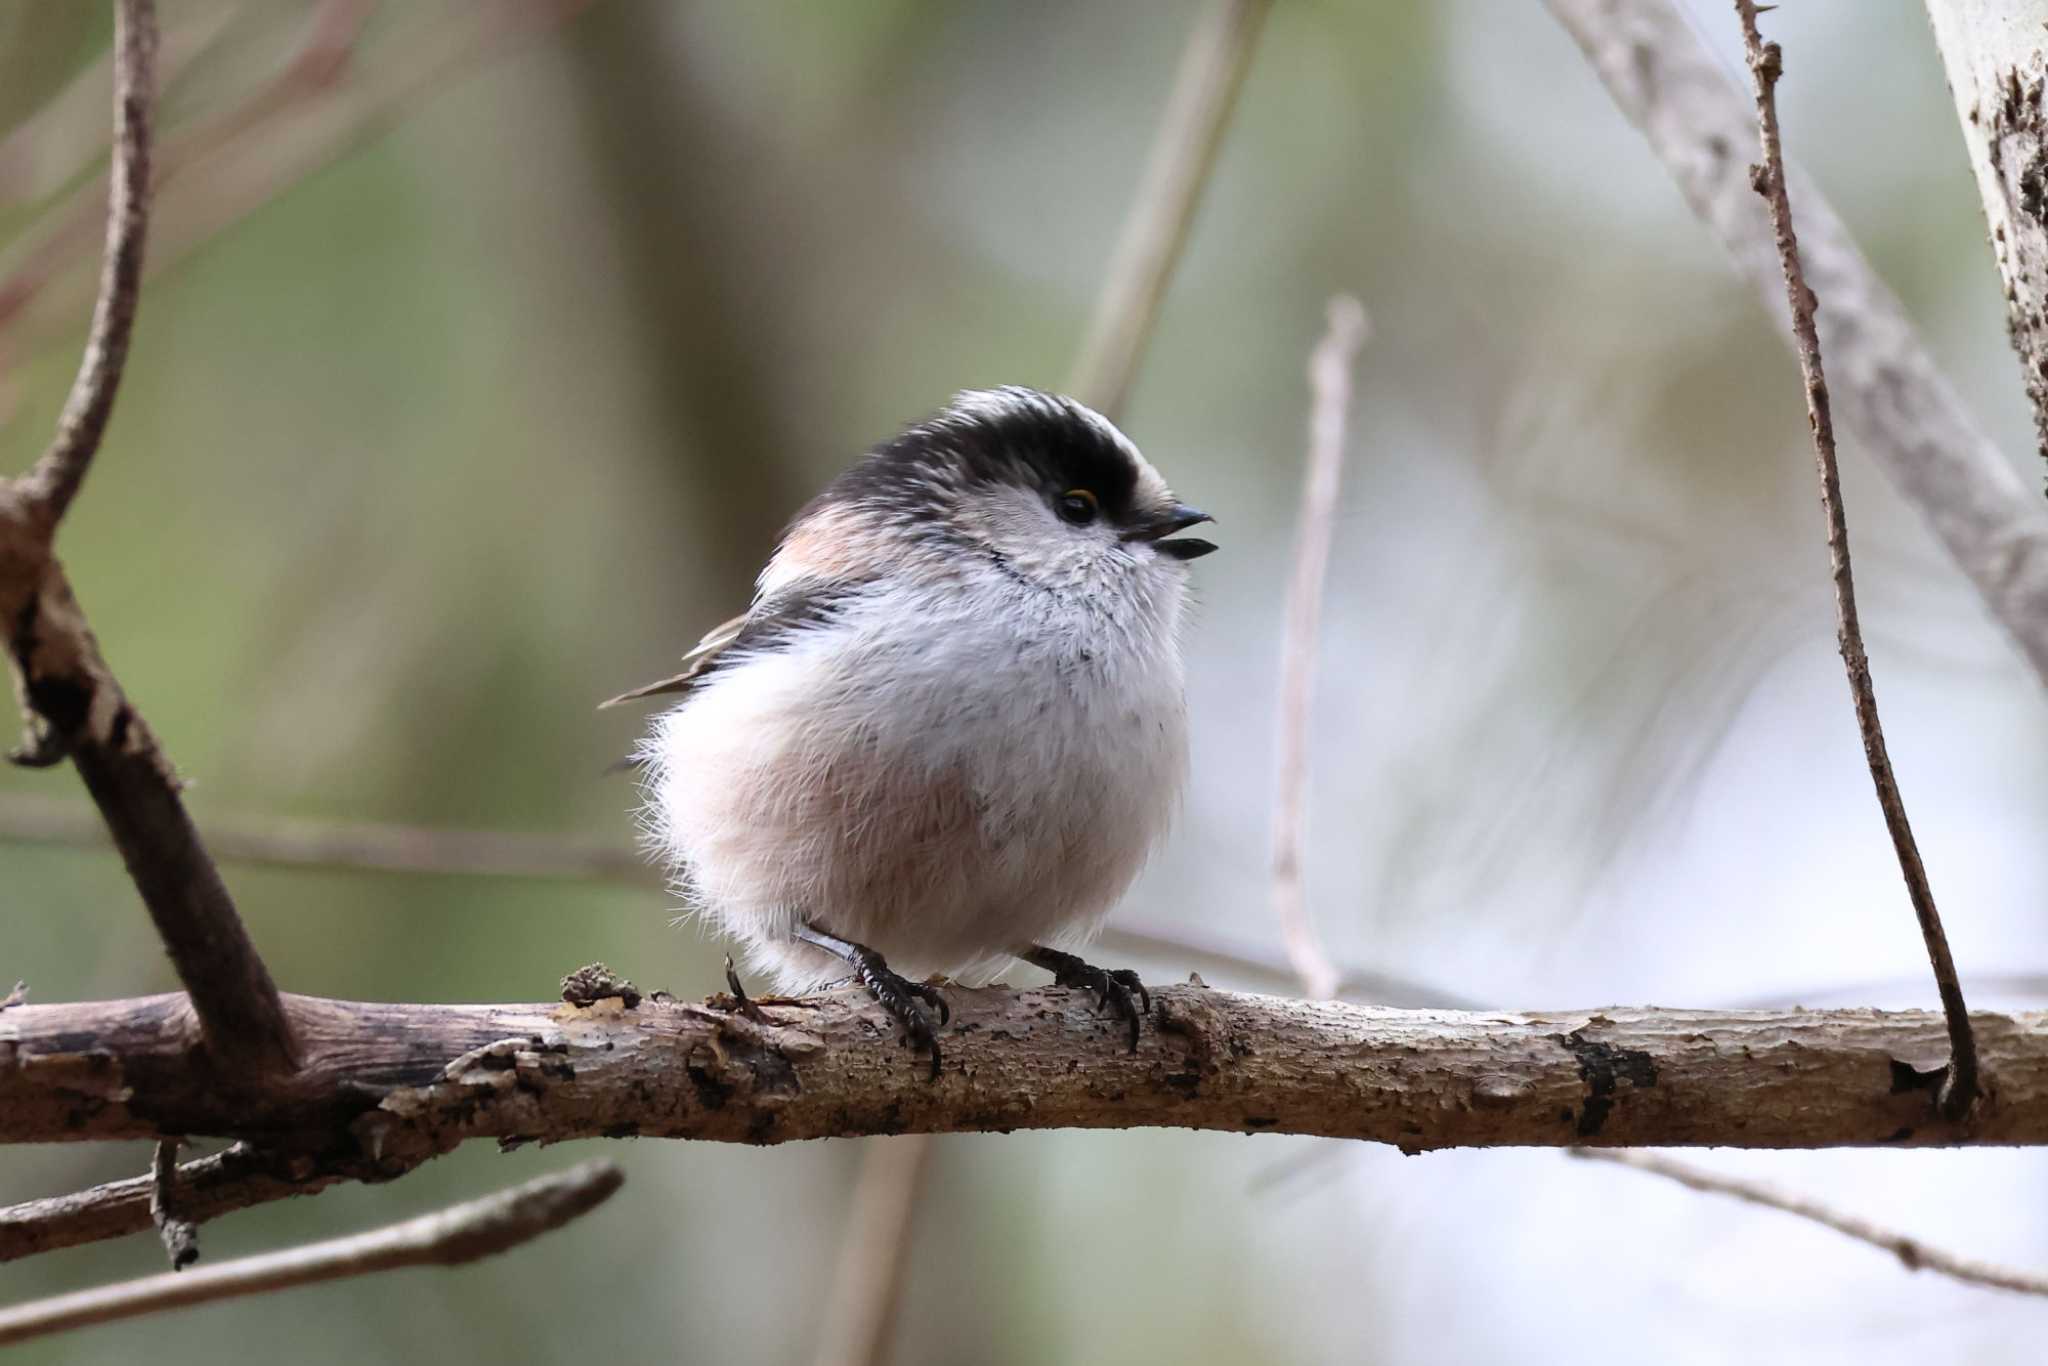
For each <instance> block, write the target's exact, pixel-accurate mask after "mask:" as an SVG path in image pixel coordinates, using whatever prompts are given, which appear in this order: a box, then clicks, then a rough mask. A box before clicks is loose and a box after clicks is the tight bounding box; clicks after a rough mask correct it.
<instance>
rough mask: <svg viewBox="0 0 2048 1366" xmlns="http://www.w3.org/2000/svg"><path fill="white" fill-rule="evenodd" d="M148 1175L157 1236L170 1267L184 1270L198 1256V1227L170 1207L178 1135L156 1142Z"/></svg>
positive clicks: (174, 1190) (151, 1214) (174, 1194)
mask: <svg viewBox="0 0 2048 1366" xmlns="http://www.w3.org/2000/svg"><path fill="white" fill-rule="evenodd" d="M149 1178H150V1179H149V1217H150V1219H151V1220H152V1221H154V1222H155V1224H156V1233H157V1237H159V1238H161V1239H162V1240H163V1244H164V1255H165V1256H167V1257H169V1258H170V1259H171V1270H173V1271H183V1270H184V1269H185V1268H186V1267H188V1266H190V1265H192V1263H194V1262H196V1261H198V1260H199V1228H198V1226H197V1225H195V1224H192V1223H188V1222H187V1221H186V1220H183V1219H180V1218H179V1217H178V1216H177V1214H176V1212H175V1211H174V1210H173V1208H172V1206H173V1205H175V1204H176V1202H177V1183H178V1140H177V1139H175V1138H166V1139H163V1140H161V1141H159V1142H158V1143H157V1145H156V1158H155V1160H154V1161H153V1162H151V1164H150V1173H149Z"/></svg>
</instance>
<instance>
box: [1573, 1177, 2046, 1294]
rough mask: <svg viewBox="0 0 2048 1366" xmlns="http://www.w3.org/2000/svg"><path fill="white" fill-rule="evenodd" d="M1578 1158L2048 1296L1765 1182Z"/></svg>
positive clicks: (2019, 1276)
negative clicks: (1804, 1221) (1789, 1216)
mask: <svg viewBox="0 0 2048 1366" xmlns="http://www.w3.org/2000/svg"><path fill="white" fill-rule="evenodd" d="M1572 1156H1573V1157H1583V1158H1587V1159H1590V1160H1593V1161H1598V1162H1612V1163H1615V1164H1616V1165H1617V1166H1623V1167H1632V1168H1634V1169H1635V1170H1637V1171H1640V1172H1652V1173H1655V1174H1656V1175H1658V1176H1662V1177H1668V1178H1669V1179H1670V1180H1673V1181H1676V1182H1678V1183H1679V1184H1680V1185H1682V1186H1687V1187H1689V1188H1691V1189H1693V1190H1696V1191H1704V1192H1706V1193H1708V1194H1710V1195H1732V1196H1734V1197H1735V1198H1736V1199H1737V1200H1747V1201H1748V1202H1749V1203H1751V1204H1752V1205H1762V1206H1764V1207H1765V1208H1767V1209H1775V1210H1782V1211H1783V1212H1784V1213H1786V1214H1795V1215H1797V1216H1799V1217H1800V1218H1801V1219H1811V1220H1812V1221H1813V1222H1814V1223H1816V1224H1820V1225H1822V1226H1823V1227H1826V1228H1831V1229H1833V1230H1834V1231H1835V1232H1837V1233H1842V1234H1847V1235H1848V1236H1849V1237H1851V1238H1854V1239H1857V1240H1858V1241H1859V1242H1865V1243H1869V1244H1870V1245H1871V1246H1872V1247H1877V1248H1882V1249H1884V1250H1885V1251H1886V1252H1889V1253H1891V1254H1892V1255H1893V1256H1894V1257H1897V1258H1898V1259H1899V1261H1900V1262H1901V1263H1903V1264H1904V1265H1905V1267H1906V1269H1907V1270H1908V1271H1920V1270H1927V1271H1932V1272H1935V1273H1937V1274H1939V1275H1943V1276H1948V1277H1952V1278H1953V1279H1955V1280H1959V1281H1967V1282H1969V1283H1970V1284H1971V1285H1984V1286H1990V1287H1991V1288H1992V1289H1994V1290H2016V1291H2018V1292H2019V1293H2020V1294H2022V1295H2048V1275H2043V1274H2042V1273H2040V1272H2033V1271H2020V1270H2017V1269H2014V1268H2012V1267H2004V1266H1998V1265H1996V1264H1994V1263H1991V1262H1979V1261H1974V1260H1972V1259H1970V1258H1967V1257H1958V1256H1956V1255H1955V1254H1954V1253H1952V1252H1944V1251H1942V1250H1941V1249H1940V1248H1936V1247H1929V1246H1927V1245H1926V1244H1925V1243H1923V1242H1920V1241H1919V1240H1918V1239H1916V1238H1910V1237H1908V1236H1906V1235H1905V1234H1903V1233H1894V1232H1892V1231H1891V1230H1890V1229H1886V1228H1880V1227H1879V1226H1878V1225H1876V1224H1873V1223H1870V1222H1868V1221H1867V1220H1864V1219H1859V1218H1857V1217H1856V1216H1855V1215H1852V1214H1843V1213H1842V1212H1841V1211H1839V1210H1834V1209H1830V1208H1828V1207H1827V1206H1826V1205H1823V1204H1821V1203H1820V1202H1819V1201H1817V1200H1813V1199H1810V1198H1809V1197H1807V1196H1803V1195H1795V1194H1793V1193H1791V1192H1789V1191H1782V1190H1779V1189H1778V1188H1777V1187H1775V1186H1770V1185H1766V1184H1765V1183H1763V1182H1761V1181H1747V1180H1744V1179H1743V1178H1741V1177H1739V1176H1723V1175H1721V1174H1719V1173H1718V1172H1710V1171H1705V1170H1703V1169H1701V1168H1699V1167H1695V1166H1693V1165H1692V1164H1690V1163H1687V1162H1677V1161H1674V1160H1672V1159H1671V1158H1668V1157H1664V1156H1662V1155H1660V1154H1657V1153H1646V1152H1642V1151H1639V1150H1637V1149H1634V1148H1574V1149H1572Z"/></svg>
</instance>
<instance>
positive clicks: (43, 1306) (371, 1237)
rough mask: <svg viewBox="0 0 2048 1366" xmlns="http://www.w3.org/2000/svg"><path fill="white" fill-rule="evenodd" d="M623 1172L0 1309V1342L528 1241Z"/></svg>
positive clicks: (560, 1179) (446, 1261)
mask: <svg viewBox="0 0 2048 1366" xmlns="http://www.w3.org/2000/svg"><path fill="white" fill-rule="evenodd" d="M625 1179H626V1178H625V1174H624V1173H623V1172H621V1171H620V1170H619V1169H618V1168H617V1167H616V1166H614V1165H612V1164H611V1163H609V1162H585V1163H583V1164H582V1165H581V1166H577V1167H571V1168H570V1169H569V1170H568V1171H566V1172H557V1173H555V1174H554V1175H552V1176H543V1177H540V1178H538V1179H537V1180H533V1181H529V1182H527V1183H526V1184H524V1185H521V1186H514V1187H513V1188H512V1189H510V1190H505V1191H500V1192H498V1193H497V1194H496V1195H489V1196H485V1197H484V1198H483V1199H481V1200H472V1201H469V1202H468V1203H466V1204H461V1205H453V1206H450V1207H449V1208H447V1209H444V1210H437V1211H435V1212H434V1213H432V1214H426V1215H422V1216H420V1217H419V1218H417V1219H408V1220H406V1221H405V1222H404V1223H402V1224H392V1225H389V1226H388V1227H385V1228H381V1229H375V1230H372V1231H371V1232H369V1233H358V1234H355V1235H354V1236H352V1237H348V1238H335V1239H331V1240H329V1241H327V1242H324V1243H313V1244H311V1245H309V1246H306V1247H295V1248H287V1249H285V1250H284V1251H282V1252H272V1253H266V1254H264V1255H262V1256H260V1257H244V1258H242V1259H241V1260H239V1261H233V1262H224V1263H222V1264H221V1265H219V1266H212V1267H206V1268H204V1269H202V1270H199V1271H193V1272H188V1273H186V1274H183V1275H179V1274H176V1273H171V1272H167V1273H165V1274H163V1275H161V1276H150V1277H146V1278H144V1279H142V1280H139V1281H129V1282H127V1283H125V1284H122V1285H110V1286H104V1287H101V1288H99V1289H96V1290H81V1291H78V1292H76V1293H74V1294H70V1295H58V1296H55V1297H54V1298H51V1299H47V1300H38V1301H36V1302H34V1303H32V1304H22V1305H16V1306H14V1307H13V1308H10V1309H0V1346H4V1345H6V1344H8V1343H14V1342H24V1341H26V1340H28V1339H29V1338H35V1337H42V1336H44V1335H45V1334H48V1333H60V1332H64V1331H65V1330H67V1329H72V1328H83V1327H85V1326H87V1325H88V1324H95V1323H112V1322H114V1321H115V1320H117V1319H128V1318H134V1317H136V1316H137V1315H140V1314H154V1313H159V1312H161V1311H163V1310H166V1309H183V1308H188V1307H190V1306H192V1305H195V1304H208V1303H211V1302H212V1301H214V1300H224V1299H231V1298H234V1297H237V1296H241V1295H261V1294H265V1293H268V1292H270V1291H273V1290H284V1289H288V1288H290V1287H292V1286H297V1285H312V1284H314V1283H316V1282H319V1281H333V1280H340V1279H342V1278H343V1277H347V1276H364V1275H368V1274H370V1273H371V1272H375V1271H392V1270H396V1269H397V1268H399V1267H406V1266H461V1265H463V1264H464V1263H466V1262H473V1261H476V1260H477V1259H478V1258H480V1257H489V1256H493V1255H495V1254H497V1253H500V1252H505V1251H508V1250H510V1249H512V1248H515V1247H517V1246H519V1245H520V1244H521V1243H527V1242H531V1241H533V1240H534V1239H535V1238H538V1237H540V1236H541V1235H542V1234H544V1233H550V1232H553V1231H554V1230H555V1229H558V1228H560V1227H561V1226H562V1225H564V1224H566V1223H568V1222H569V1221H570V1220H572V1219H577V1218H580V1217H582V1216H583V1215H585V1214H588V1213H589V1212H590V1211H591V1210H593V1209H595V1208H597V1206H599V1205H601V1204H603V1203H604V1202H605V1201H606V1200H608V1199H610V1198H611V1196H612V1193H613V1192H615V1191H617V1190H618V1188H619V1187H620V1185H621V1184H623V1183H624V1181H625Z"/></svg>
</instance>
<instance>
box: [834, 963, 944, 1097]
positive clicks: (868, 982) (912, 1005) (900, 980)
mask: <svg viewBox="0 0 2048 1366" xmlns="http://www.w3.org/2000/svg"><path fill="white" fill-rule="evenodd" d="M853 972H854V975H855V976H856V977H858V978H860V984H861V985H862V986H864V987H866V988H867V989H868V995H870V996H872V997H874V998H875V1001H876V1003H877V1004H878V1005H880V1006H881V1007H882V1009H884V1010H886V1011H888V1012H889V1013H890V1014H891V1015H892V1016H894V1017H895V1019H896V1023H897V1024H900V1025H902V1026H903V1032H904V1033H905V1034H907V1035H909V1036H910V1046H911V1047H912V1048H914V1049H915V1048H924V1049H929V1050H931V1055H932V1079H933V1080H934V1081H936V1080H938V1076H939V1036H938V1032H937V1031H936V1030H934V1029H933V1028H932V1019H931V1016H929V1015H927V1014H925V1009H924V1005H923V1004H922V1003H923V1002H924V1001H934V1002H936V1004H937V1005H938V1007H939V1009H940V1011H941V1012H942V1018H946V1019H950V1018H951V1015H950V1014H949V1013H946V1002H945V998H944V997H942V996H940V995H939V993H938V992H937V991H936V990H935V989H934V988H932V987H929V986H926V985H925V984H924V983H923V982H913V981H911V980H910V979H909V978H907V977H903V976H901V975H899V974H897V973H895V972H892V971H890V969H889V965H888V964H887V963H886V962H884V961H883V959H882V955H880V954H879V953H874V952H872V951H870V952H868V953H867V954H866V955H864V958H863V961H860V962H857V963H855V964H854V965H853Z"/></svg>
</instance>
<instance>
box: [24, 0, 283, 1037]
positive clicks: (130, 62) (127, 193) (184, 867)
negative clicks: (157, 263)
mask: <svg viewBox="0 0 2048 1366" xmlns="http://www.w3.org/2000/svg"><path fill="white" fill-rule="evenodd" d="M116 13H117V23H116V33H115V62H114V65H115V73H116V74H115V82H114V84H115V92H116V97H115V109H116V118H117V141H118V143H119V145H118V146H117V148H116V151H115V168H116V175H115V178H114V190H113V194H112V198H111V202H110V204H109V211H108V219H109V227H108V232H107V241H108V258H107V263H106V267H105V269H104V270H103V271H102V274H101V287H102V288H101V295H100V300H99V303H98V305H97V306H96V308H95V310H94V322H93V330H92V334H91V337H90V339H89V341H88V343H87V346H86V355H85V359H84V361H83V362H82V364H81V365H80V368H79V376H78V382H77V384H76V385H75V386H74V388H73V390H72V396H71V399H70V401H69V402H68V403H67V404H66V406H65V413H64V418H63V422H62V425H61V427H60V430H59V434H58V438H57V440H56V441H55V443H54V444H52V446H51V447H50V449H49V451H48V452H47V453H46V454H45V455H44V456H43V457H42V459H41V460H39V461H38V462H37V463H36V466H35V468H34V469H33V470H31V471H30V472H29V474H28V475H26V476H24V477H23V478H22V479H20V480H16V481H12V482H5V483H0V623H4V627H5V630H6V644H7V655H8V660H9V663H10V664H11V665H12V666H13V670H14V675H15V683H16V688H17V692H18V694H19V696H20V698H21V700H22V703H23V707H24V712H25V713H26V718H27V721H28V729H29V740H28V743H27V744H26V745H24V747H23V748H22V750H21V751H20V752H18V753H16V754H15V755H13V756H12V757H13V758H14V760H15V761H16V762H17V763H22V764H25V765H30V766H35V767H47V766H49V765H51V764H55V763H57V762H60V761H61V760H62V759H63V758H65V757H66V756H69V757H70V758H71V759H72V761H73V762H74V764H75V765H76V766H77V769H78V775H79V777H80V778H81V779H83V780H84V782H85V786H86V790H87V791H88V792H90V793H91V794H92V798H93V801H94V802H95V803H96V804H97V805H98V807H99V809H100V814H101V816H102V817H103V818H104V819H105V821H106V823H107V829H108V831H109V833H110V834H111V835H112V837H113V840H114V844H115V845H116V847H117V848H119V849H120V851H121V856H122V858H123V860H124V861H125V862H126V863H127V866H128V872H129V875H130V877H132V878H133V879H134V882H135V886H136V889H137V891H139V892H140V893H141V895H142V901H143V904H144V906H145V907H147V908H148V910H149V914H150V919H151V920H152V921H153V922H154V923H155V925H156V929H157V933H158V935H159V936H160V937H161V938H162V939H163V941H164V946H165V948H166V949H167V950H168V951H169V954H170V958H171V962H172V965H173V966H174V967H175V968H176V969H177V971H178V976H179V979H180V980H181V981H183V982H184V983H185V986H186V988H187V989H188V990H189V991H190V992H191V995H192V1005H193V1009H194V1010H195V1011H197V1012H198V1015H199V1018H200V1022H201V1024H202V1026H203V1027H204V1031H205V1039H206V1044H207V1046H208V1047H209V1048H210V1049H212V1050H213V1052H214V1053H215V1054H216V1056H218V1057H221V1058H234V1059H237V1060H240V1061H242V1062H244V1063H246V1064H248V1065H249V1066H250V1067H252V1068H279V1067H288V1066H289V1065H290V1062H291V1057H292V1039H291V1032H290V1030H289V1028H288V1027H287V1025H286V1023H285V1017H284V1010H283V1006H282V1004H281V1003H280V1002H279V1000H278V996H277V988H276V986H275V985H274V984H273V983H272V982H271V980H270V973H269V971H268V970H267V969H266V968H265V967H264V966H263V960H262V959H261V958H260V957H259V956H258V955H257V953H256V949H255V946H254V945H253V944H252V943H250V941H249V936H248V933H247V931H246V930H245V929H244V928H243V926H242V922H241V917H240V916H238V915H237V914H236V912H235V907H234V903H233V901H231V900H230V899H229V897H228V893H227V888H226V886H225V885H224V884H223V883H222V882H221V880H220V872H219V870H218V869H216V868H215V867H214V865H213V861H212V859H211V858H209V857H208V856H207V853H206V850H205V848H204V847H203V846H202V845H201V844H200V842H199V834H198V831H197V830H195V829H194V828H193V826H192V821H191V817H190V816H188V815H187V814H186V811H185V806H184V802H183V799H182V798H181V796H180V795H179V794H180V788H181V784H180V783H179V781H178V778H177V775H176V773H175V772H174V771H173V770H172V768H171V765H170V761H169V760H168V759H166V758H165V757H164V753H163V751H162V749H161V748H160V747H159V746H158V744H157V742H156V737H155V736H154V735H153V734H152V733H151V732H150V729H149V726H148V725H147V724H146V723H145V722H144V721H143V719H142V717H141V715H140V713H138V712H137V711H136V710H135V709H134V707H133V706H131V705H130V704H129V702H128V699H127V698H126V697H125V696H124V695H123V694H122V691H121V686H120V684H119V683H118V682H117V681H116V680H115V678H114V675H113V672H112V671H111V670H110V669H108V667H107V664H106V661H105V660H104V659H103V658H102V657H101V656H100V651H99V643H98V641H96V640H95V639H94V638H93V634H92V630H91V628H90V627H89V626H87V624H86V620H85V614H84V613H83V612H82V611H81V610H80V608H79V605H78V601H77V599H76V598H75V597H74V596H73V594H72V592H71V585H70V583H69V582H68V581H67V580H66V578H65V576H64V571H63V568H62V566H61V565H59V564H58V562H57V560H56V559H55V558H54V556H53V555H52V554H51V539H52V537H53V536H54V534H55V530H56V525H57V520H58V516H59V514H61V512H62V511H63V510H64V508H65V507H66V506H68V505H69V503H70V501H71V499H72V497H73V496H74V495H75V494H76V493H77V491H78V487H79V484H80V482H81V481H82V480H83V479H84V477H85V470H86V468H87V466H88V465H89V464H90V462H91V460H92V457H93V453H94V452H95V450H96V449H97V448H98V445H99V441H100V438H101V436H102V435H103V434H104V432H105V428H106V419H107V414H108V412H109V411H110V410H111V407H112V405H113V401H114V390H115V388H116V386H117V385H118V384H119V382H120V378H121V361H122V359H123V357H124V356H125V353H126V348H127V338H128V333H129V327H130V324H131V323H132V321H133V317H134V312H135V297H134V296H135V292H136V289H137V287H138V282H139V271H140V268H141V252H142V246H141V242H140V234H141V231H142V228H143V225H144V223H145V221H146V215H145V214H144V212H143V209H142V207H141V203H140V201H142V200H143V199H146V198H147V196H148V193H149V181H148V167H149V151H148V139H149V133H150V110H149V101H150V94H151V89H150V59H151V57H152V55H153V53H154V49H155V42H156V38H155V31H156V21H155V9H154V6H153V4H152V3H151V0H119V8H118V10H117V12H116Z"/></svg>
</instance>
